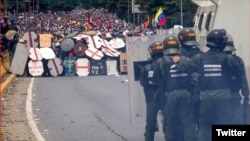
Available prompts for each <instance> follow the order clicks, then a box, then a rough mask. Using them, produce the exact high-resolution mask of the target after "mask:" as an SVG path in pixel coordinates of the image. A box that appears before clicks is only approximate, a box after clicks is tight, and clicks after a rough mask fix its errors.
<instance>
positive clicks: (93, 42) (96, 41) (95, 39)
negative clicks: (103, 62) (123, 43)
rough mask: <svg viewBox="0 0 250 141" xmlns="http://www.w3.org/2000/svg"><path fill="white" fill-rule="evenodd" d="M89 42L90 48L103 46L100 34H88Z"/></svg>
mask: <svg viewBox="0 0 250 141" xmlns="http://www.w3.org/2000/svg"><path fill="white" fill-rule="evenodd" d="M86 41H87V44H88V47H89V48H98V49H99V48H101V46H102V41H101V38H100V37H99V36H96V35H94V36H87V38H86Z"/></svg>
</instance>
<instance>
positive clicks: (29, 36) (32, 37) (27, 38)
mask: <svg viewBox="0 0 250 141" xmlns="http://www.w3.org/2000/svg"><path fill="white" fill-rule="evenodd" d="M22 39H23V40H24V44H26V45H27V46H28V47H37V46H38V38H37V34H36V33H35V32H26V33H24V35H23V37H22Z"/></svg>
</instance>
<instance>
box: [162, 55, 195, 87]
mask: <svg viewBox="0 0 250 141" xmlns="http://www.w3.org/2000/svg"><path fill="white" fill-rule="evenodd" d="M186 59H187V58H186V57H183V56H182V57H181V60H180V61H181V62H182V61H185V60H186ZM165 60H166V62H167V64H168V65H166V66H168V68H165V70H166V73H165V74H166V78H165V79H167V81H166V91H173V90H181V89H187V88H188V86H189V83H190V78H191V77H190V74H189V73H187V72H183V71H180V70H179V69H178V68H177V67H176V65H175V64H174V63H173V62H172V60H170V59H169V58H168V59H166V58H165Z"/></svg>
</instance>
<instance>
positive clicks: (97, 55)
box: [85, 48, 104, 60]
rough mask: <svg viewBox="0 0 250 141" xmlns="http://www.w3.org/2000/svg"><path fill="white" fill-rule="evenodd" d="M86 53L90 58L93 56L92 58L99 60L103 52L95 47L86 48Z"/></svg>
mask: <svg viewBox="0 0 250 141" xmlns="http://www.w3.org/2000/svg"><path fill="white" fill-rule="evenodd" d="M85 53H86V55H87V56H89V57H90V58H93V59H94V60H101V59H102V57H103V56H104V54H103V53H102V52H101V51H100V50H98V49H96V48H88V49H87V50H86V51H85Z"/></svg>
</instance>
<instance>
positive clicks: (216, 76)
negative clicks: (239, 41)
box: [172, 29, 240, 141]
mask: <svg viewBox="0 0 250 141" xmlns="http://www.w3.org/2000/svg"><path fill="white" fill-rule="evenodd" d="M226 43H227V36H226V30H224V29H214V30H212V31H210V32H209V33H208V35H207V43H206V46H207V47H208V48H209V50H208V51H207V52H206V53H200V54H197V55H195V56H194V57H192V58H191V59H190V60H189V61H185V62H181V61H180V57H179V56H174V57H172V60H173V62H175V63H176V66H177V67H178V68H179V69H181V70H189V71H196V72H198V73H199V74H200V78H199V83H200V84H199V87H200V88H199V89H200V96H199V97H200V102H201V103H200V123H199V132H198V138H197V139H198V141H211V138H212V132H211V127H212V124H229V123H230V121H229V117H230V115H231V113H230V112H231V107H230V106H231V97H232V95H231V91H230V79H231V77H232V76H235V77H238V76H239V73H240V67H239V64H238V62H237V61H236V59H235V58H234V57H233V56H232V55H230V54H225V53H224V52H223V50H224V48H225V47H226Z"/></svg>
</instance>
